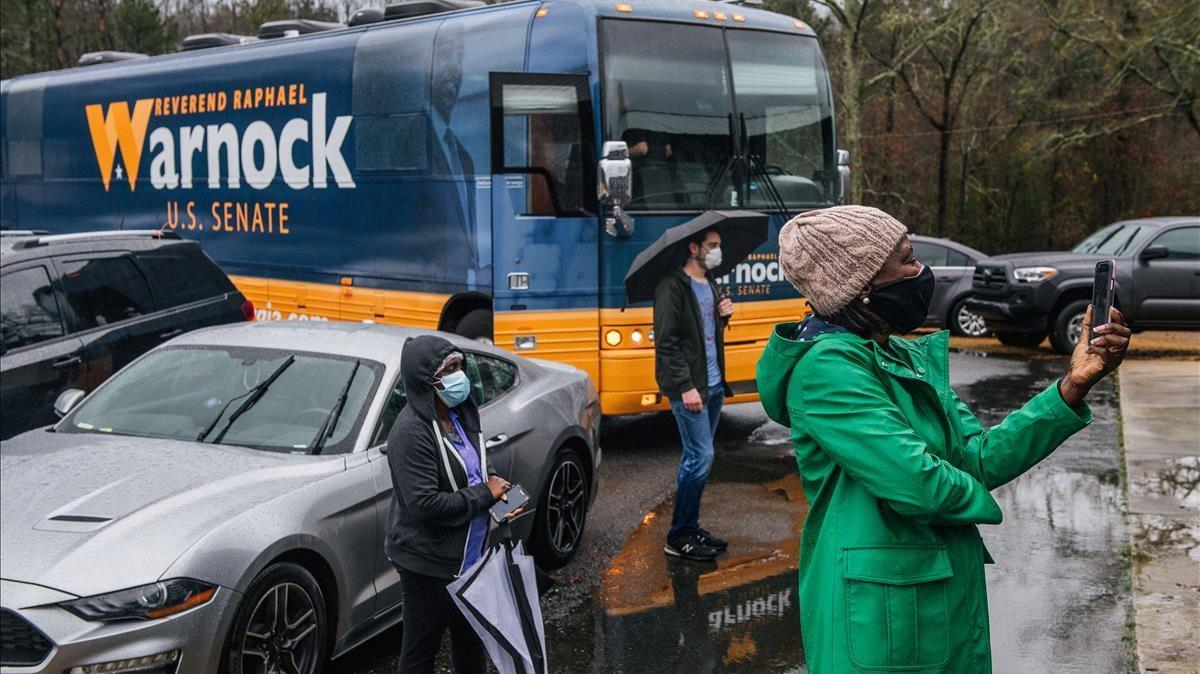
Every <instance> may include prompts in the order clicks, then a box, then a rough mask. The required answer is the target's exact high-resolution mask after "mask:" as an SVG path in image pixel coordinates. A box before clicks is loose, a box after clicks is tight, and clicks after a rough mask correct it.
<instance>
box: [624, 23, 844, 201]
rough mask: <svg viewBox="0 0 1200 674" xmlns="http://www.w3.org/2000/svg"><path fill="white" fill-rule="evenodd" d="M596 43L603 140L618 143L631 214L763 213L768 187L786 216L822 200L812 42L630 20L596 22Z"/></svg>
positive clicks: (826, 145) (822, 87) (827, 146)
mask: <svg viewBox="0 0 1200 674" xmlns="http://www.w3.org/2000/svg"><path fill="white" fill-rule="evenodd" d="M602 40H603V49H604V80H605V85H604V109H605V121H606V124H607V129H606V135H607V138H609V139H610V140H623V141H625V143H626V144H627V145H628V146H629V155H630V159H631V160H632V162H633V200H632V202H631V203H630V205H629V208H630V209H631V210H668V211H670V210H704V209H708V208H716V207H722V206H723V207H726V208H728V207H739V206H751V207H755V208H760V209H767V208H771V207H772V206H773V205H774V204H775V203H776V201H775V194H771V193H770V190H769V189H768V186H767V184H766V182H765V181H767V180H769V181H770V182H771V184H772V185H773V186H774V188H775V190H774V192H775V193H777V195H778V197H779V198H780V199H782V201H783V202H784V204H785V205H786V206H787V207H788V208H789V209H790V208H801V207H807V206H822V205H830V204H831V203H832V202H833V197H834V194H835V191H836V186H837V167H836V165H835V164H834V161H835V157H834V156H833V150H832V133H833V122H832V119H833V118H832V105H831V102H830V101H831V99H830V96H829V90H828V86H827V82H828V77H827V75H826V71H825V63H824V61H823V59H822V58H821V54H820V50H819V48H818V46H817V42H816V40H813V39H811V38H806V37H802V36H797V35H786V34H782V33H769V32H764V31H751V30H744V29H736V30H735V29H729V30H723V29H722V28H720V27H716V26H698V25H683V24H670V23H659V22H650V21H631V20H609V21H606V22H605V23H604V29H603V34H602ZM738 148H741V151H742V154H743V155H745V159H746V160H747V161H746V162H737V161H735V157H736V154H737V151H738ZM751 164H752V165H753V168H751ZM751 175H752V177H751Z"/></svg>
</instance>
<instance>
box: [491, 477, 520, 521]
mask: <svg viewBox="0 0 1200 674" xmlns="http://www.w3.org/2000/svg"><path fill="white" fill-rule="evenodd" d="M505 497H506V498H505V499H501V500H499V501H496V504H495V505H493V506H492V509H491V513H492V519H493V520H495V521H496V523H497V524H499V523H501V522H503V521H504V518H505V517H508V514H509V513H511V512H512V511H514V510H516V509H517V508H520V507H523V506H524V505H525V504H526V503H529V494H527V493H525V488H524V487H522V486H521V485H519V484H514V485H513V486H512V487H510V488H509V490H508V493H507V494H505Z"/></svg>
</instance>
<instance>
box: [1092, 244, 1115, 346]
mask: <svg viewBox="0 0 1200 674" xmlns="http://www.w3.org/2000/svg"><path fill="white" fill-rule="evenodd" d="M1116 272H1117V267H1116V263H1115V262H1114V261H1113V260H1101V261H1099V262H1097V263H1096V277H1095V278H1094V279H1093V280H1092V329H1093V330H1094V329H1096V328H1097V327H1099V326H1101V325H1104V324H1105V323H1107V322H1108V310H1109V309H1111V308H1112V304H1113V292H1114V291H1115V290H1116V287H1117V273H1116Z"/></svg>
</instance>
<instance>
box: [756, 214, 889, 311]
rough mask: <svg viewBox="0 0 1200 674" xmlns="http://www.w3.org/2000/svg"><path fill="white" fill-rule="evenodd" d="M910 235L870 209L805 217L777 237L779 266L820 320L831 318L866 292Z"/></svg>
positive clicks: (787, 225)
mask: <svg viewBox="0 0 1200 674" xmlns="http://www.w3.org/2000/svg"><path fill="white" fill-rule="evenodd" d="M907 232H908V228H907V227H905V226H904V225H903V224H901V222H900V221H899V220H897V219H895V218H893V217H892V216H890V215H888V214H887V213H884V212H883V211H881V210H879V209H878V208H871V207H869V206H835V207H833V208H824V209H821V210H819V211H809V212H807V213H801V214H800V215H797V216H796V217H794V218H792V219H791V220H790V221H789V222H788V223H787V224H786V225H784V226H783V229H781V230H780V231H779V266H780V267H781V268H782V269H783V275H784V276H785V277H786V278H787V280H788V281H789V282H790V283H791V284H792V285H793V286H795V288H796V290H799V291H800V292H801V293H802V294H803V295H804V296H805V297H806V298H807V299H808V303H809V304H811V305H812V308H813V310H814V311H816V312H817V314H819V315H821V316H832V315H833V314H835V313H837V312H838V311H840V310H841V309H842V308H843V307H845V306H846V305H847V304H849V303H850V300H852V299H854V298H855V297H856V296H857V295H858V294H859V292H861V291H862V289H863V288H865V287H867V284H868V283H870V282H871V279H872V278H875V274H877V273H879V270H880V269H882V268H883V263H884V262H886V261H887V258H888V255H891V253H892V250H893V249H894V248H895V247H896V243H897V242H898V241H900V237H902V236H904V234H905V233H907Z"/></svg>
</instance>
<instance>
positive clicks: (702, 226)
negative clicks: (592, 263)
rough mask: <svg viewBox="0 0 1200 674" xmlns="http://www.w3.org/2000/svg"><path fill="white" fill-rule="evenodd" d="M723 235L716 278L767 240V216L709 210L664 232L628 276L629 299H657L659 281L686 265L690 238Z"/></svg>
mask: <svg viewBox="0 0 1200 674" xmlns="http://www.w3.org/2000/svg"><path fill="white" fill-rule="evenodd" d="M710 227H711V228H713V229H716V230H717V232H719V233H720V234H721V265H720V266H719V267H717V268H716V269H713V270H712V272H711V273H712V276H713V277H714V278H717V277H721V276H724V275H726V274H728V273H729V272H730V271H732V270H733V268H734V267H735V266H737V264H738V263H739V262H741V261H742V260H745V259H746V256H747V255H749V254H750V253H752V252H754V249H755V248H758V247H759V246H761V245H762V244H763V243H765V242H766V240H767V216H766V215H763V214H762V213H756V212H754V211H706V212H704V213H701V214H700V215H698V216H696V217H694V218H692V219H691V220H688V221H687V222H685V223H683V224H682V225H676V226H674V227H672V228H670V229H668V230H667V231H665V232H663V233H662V236H660V237H658V239H657V240H655V242H654V243H652V244H650V246H649V247H647V248H646V250H643V251H642V252H641V253H639V254H638V256H637V257H636V258H634V260H633V264H631V265H629V271H628V272H626V274H625V296H626V297H627V298H629V302H631V303H633V302H647V301H650V300H652V299H654V289H655V288H656V287H658V282H659V281H660V280H662V278H663V277H664V276H666V275H667V274H668V273H670V272H671V271H673V270H675V269H678V268H679V266H680V265H681V264H682V262H683V259H684V255H683V247H685V246H687V241H688V239H690V238H692V237H693V236H695V235H697V234H699V233H700V232H703V231H705V230H707V229H708V228H710Z"/></svg>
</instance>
